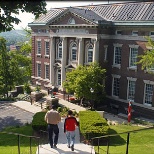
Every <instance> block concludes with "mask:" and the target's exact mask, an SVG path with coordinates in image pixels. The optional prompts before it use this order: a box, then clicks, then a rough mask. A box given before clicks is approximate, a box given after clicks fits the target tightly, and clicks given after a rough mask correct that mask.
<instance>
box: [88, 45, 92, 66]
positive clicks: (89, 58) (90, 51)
mask: <svg viewBox="0 0 154 154" xmlns="http://www.w3.org/2000/svg"><path fill="white" fill-rule="evenodd" d="M92 61H93V46H92V45H90V46H89V47H88V52H87V62H88V63H90V62H92Z"/></svg>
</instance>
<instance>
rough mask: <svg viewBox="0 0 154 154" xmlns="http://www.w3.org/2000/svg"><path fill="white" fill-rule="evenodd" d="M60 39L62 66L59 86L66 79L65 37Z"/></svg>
mask: <svg viewBox="0 0 154 154" xmlns="http://www.w3.org/2000/svg"><path fill="white" fill-rule="evenodd" d="M61 40H62V63H61V64H62V67H61V87H62V83H63V81H64V80H65V79H66V71H65V66H66V56H67V38H65V37H63V38H61Z"/></svg>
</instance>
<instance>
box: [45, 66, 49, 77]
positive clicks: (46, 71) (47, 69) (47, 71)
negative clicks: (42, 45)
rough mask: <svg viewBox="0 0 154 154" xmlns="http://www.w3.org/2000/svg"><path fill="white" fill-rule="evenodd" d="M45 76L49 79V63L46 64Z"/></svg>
mask: <svg viewBox="0 0 154 154" xmlns="http://www.w3.org/2000/svg"><path fill="white" fill-rule="evenodd" d="M45 78H46V79H49V65H45Z"/></svg>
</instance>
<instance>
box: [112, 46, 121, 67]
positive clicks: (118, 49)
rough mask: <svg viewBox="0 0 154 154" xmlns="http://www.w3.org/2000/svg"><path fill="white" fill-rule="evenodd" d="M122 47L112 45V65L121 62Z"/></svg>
mask: <svg viewBox="0 0 154 154" xmlns="http://www.w3.org/2000/svg"><path fill="white" fill-rule="evenodd" d="M121 51H122V47H114V65H118V64H121Z"/></svg>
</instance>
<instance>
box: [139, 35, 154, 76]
mask: <svg viewBox="0 0 154 154" xmlns="http://www.w3.org/2000/svg"><path fill="white" fill-rule="evenodd" d="M146 39H147V41H148V42H147V44H146V46H147V47H148V48H149V49H147V50H145V51H144V54H143V55H139V56H138V57H139V58H141V59H140V60H139V62H137V64H142V69H143V70H144V69H145V68H146V70H147V71H148V72H150V73H151V71H150V70H151V68H154V41H153V40H152V39H151V38H150V37H146Z"/></svg>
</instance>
